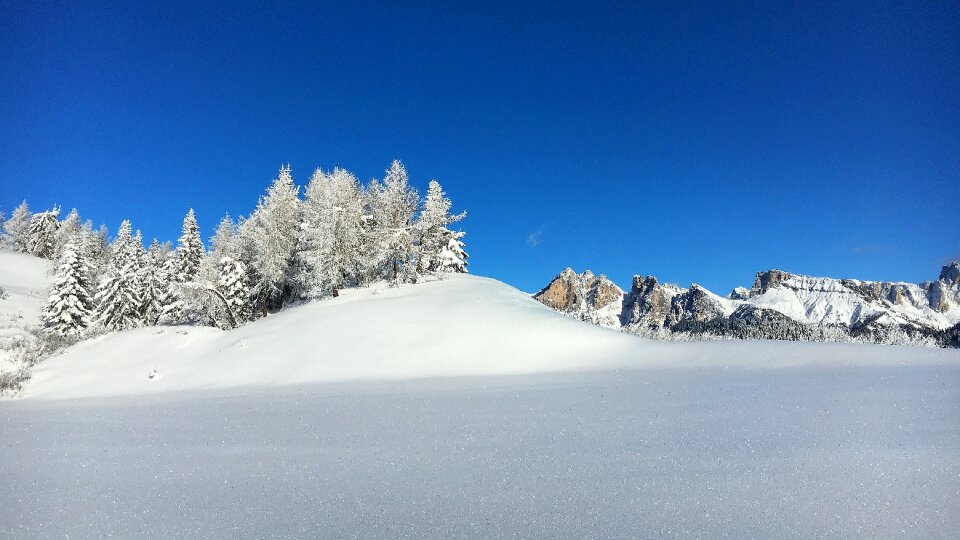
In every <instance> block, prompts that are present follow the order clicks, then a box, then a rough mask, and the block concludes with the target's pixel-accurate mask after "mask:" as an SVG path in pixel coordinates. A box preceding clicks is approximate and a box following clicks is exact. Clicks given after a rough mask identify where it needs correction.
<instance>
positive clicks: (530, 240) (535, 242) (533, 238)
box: [527, 229, 543, 247]
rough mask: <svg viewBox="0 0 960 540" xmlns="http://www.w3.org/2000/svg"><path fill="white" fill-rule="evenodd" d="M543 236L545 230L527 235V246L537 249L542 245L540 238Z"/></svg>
mask: <svg viewBox="0 0 960 540" xmlns="http://www.w3.org/2000/svg"><path fill="white" fill-rule="evenodd" d="M542 236H543V230H542V229H540V230H536V231H533V232H532V233H530V234H528V235H527V245H528V246H530V247H537V246H539V245H540V238H541V237H542Z"/></svg>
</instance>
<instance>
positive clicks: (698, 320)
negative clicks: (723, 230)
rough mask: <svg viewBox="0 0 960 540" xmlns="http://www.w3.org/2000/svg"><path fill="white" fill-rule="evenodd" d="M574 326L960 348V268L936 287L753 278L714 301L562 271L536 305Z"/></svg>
mask: <svg viewBox="0 0 960 540" xmlns="http://www.w3.org/2000/svg"><path fill="white" fill-rule="evenodd" d="M534 298H535V299H536V300H538V301H539V302H541V303H542V304H544V305H546V306H548V307H551V308H553V309H555V310H557V311H559V312H561V313H565V314H567V315H569V316H571V317H574V318H577V319H581V320H584V321H588V322H592V323H594V324H598V325H600V326H605V327H608V328H615V329H619V330H622V331H624V332H628V333H632V334H637V335H641V336H645V337H655V338H664V339H680V340H686V339H718V338H719V339H723V338H754V339H781V340H791V341H859V342H872V343H886V344H912V345H931V346H940V347H958V346H960V263H958V262H956V261H954V262H952V263H950V264H948V265H946V266H944V267H943V268H942V269H941V271H940V275H939V277H938V278H937V280H936V281H925V282H923V283H919V284H916V283H903V282H882V281H861V280H856V279H837V278H828V277H812V276H805V275H801V274H793V273H790V272H785V271H782V270H767V271H765V272H758V273H757V274H756V278H755V279H754V282H753V286H752V287H750V288H749V289H747V288H743V287H738V288H736V289H734V290H733V291H731V292H730V293H729V294H727V295H726V296H720V295H718V294H715V293H713V292H711V291H709V290H708V289H706V288H704V287H702V286H700V285H697V284H696V283H694V284H692V285H690V287H687V288H684V287H679V286H677V285H673V284H669V283H660V281H658V280H657V278H655V277H653V276H641V275H636V276H634V278H633V282H632V286H631V288H630V290H629V291H624V290H623V289H621V288H620V287H618V286H617V285H616V284H615V283H614V282H612V281H611V280H609V279H607V277H606V276H604V275H602V274H601V275H599V276H596V275H594V274H593V273H592V272H590V271H589V270H587V271H585V272H583V273H582V274H578V273H576V272H575V271H574V270H573V269H571V268H567V269H565V270H564V271H563V272H561V273H560V274H559V275H557V276H556V277H555V278H554V279H553V280H552V281H551V282H550V283H549V284H548V285H547V286H546V287H545V288H543V289H542V290H541V291H540V292H538V293H537V294H535V295H534Z"/></svg>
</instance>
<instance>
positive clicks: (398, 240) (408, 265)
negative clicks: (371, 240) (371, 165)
mask: <svg viewBox="0 0 960 540" xmlns="http://www.w3.org/2000/svg"><path fill="white" fill-rule="evenodd" d="M371 188H372V190H373V193H371V199H370V205H371V214H372V217H373V221H374V228H375V231H376V233H375V246H374V249H375V258H374V261H373V264H374V271H375V272H376V273H377V274H379V276H378V277H380V278H382V279H386V280H389V281H391V282H394V283H399V282H403V281H414V280H415V279H416V264H417V263H416V253H417V250H416V247H415V246H414V234H413V218H414V214H415V213H416V211H417V206H418V205H419V203H420V196H419V195H418V194H417V190H416V189H414V188H413V187H412V186H410V184H409V182H408V179H407V170H406V169H405V168H404V166H403V164H402V163H400V161H399V160H394V162H393V163H392V164H391V165H390V168H389V169H387V175H386V177H385V178H384V179H383V182H382V183H371Z"/></svg>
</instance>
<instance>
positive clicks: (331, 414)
mask: <svg viewBox="0 0 960 540" xmlns="http://www.w3.org/2000/svg"><path fill="white" fill-rule="evenodd" d="M958 383H960V351H956V350H947V349H929V348H917V347H897V346H871V345H853V344H827V343H795V342H768V341H725V342H697V343H677V342H653V341H647V340H643V339H640V338H637V337H634V336H629V335H626V334H622V333H620V332H616V331H613V330H608V329H604V328H600V327H598V326H594V325H590V324H586V323H582V322H578V321H575V320H572V319H570V318H569V317H565V316H563V315H561V314H559V313H557V312H555V311H553V310H551V309H549V308H547V307H545V306H543V305H541V304H540V303H539V302H536V301H535V300H533V299H531V298H530V297H529V296H527V295H525V294H524V293H522V292H520V291H518V290H516V289H513V288H511V287H509V286H506V285H504V284H502V283H500V282H498V281H495V280H492V279H487V278H480V277H474V276H467V275H456V276H451V277H449V278H448V279H445V280H443V281H436V282H430V283H424V284H420V285H414V286H403V287H399V288H389V287H385V286H377V287H374V288H369V289H354V290H345V291H343V292H342V294H341V296H340V297H338V298H333V299H328V300H323V301H317V302H312V303H308V304H305V305H302V306H299V307H295V308H292V309H288V310H285V311H283V312H281V313H279V314H275V315H271V316H269V317H267V318H265V319H261V320H258V321H255V322H253V323H249V324H247V325H244V326H242V327H241V328H239V329H236V330H231V331H221V330H217V329H212V328H195V327H164V328H158V327H154V328H140V329H136V330H128V331H123V332H117V333H113V334H110V335H107V336H103V337H100V338H98V339H96V340H91V341H88V342H84V343H81V344H78V345H75V346H74V347H72V348H70V349H68V350H67V351H66V352H65V353H64V354H62V355H60V356H58V357H55V358H51V359H49V360H47V361H45V362H44V363H42V364H40V365H38V366H37V368H36V370H35V372H34V378H33V380H32V381H31V382H30V384H29V386H28V387H27V390H26V394H25V397H24V398H23V399H19V400H8V401H4V402H0V432H2V433H3V434H4V444H3V445H0V483H2V485H3V486H4V489H3V490H0V536H2V537H5V538H34V537H71V538H76V537H94V536H96V537H100V536H114V537H120V538H132V537H144V536H150V537H163V538H171V537H211V538H234V537H238V536H241V537H299V538H328V537H357V536H359V537H389V538H396V537H401V536H427V537H437V538H450V537H463V536H471V537H477V536H480V537H501V536H518V537H582V536H589V537H638V536H640V537H664V536H673V537H684V538H687V537H702V536H708V537H737V538H741V537H863V538H875V537H890V536H906V537H949V536H951V535H953V534H954V533H955V532H956V531H957V530H960V513H958V512H957V511H956V500H957V495H958V493H960V424H958V423H957V422H956V418H957V417H958V415H960V384H958Z"/></svg>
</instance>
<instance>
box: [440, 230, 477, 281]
mask: <svg viewBox="0 0 960 540" xmlns="http://www.w3.org/2000/svg"><path fill="white" fill-rule="evenodd" d="M445 234H446V235H447V246H446V247H445V248H444V249H443V250H441V251H440V255H439V257H438V258H437V271H439V272H456V273H461V274H466V273H467V258H468V257H470V255H468V254H467V252H466V251H464V250H463V246H464V244H463V240H461V238H463V235H464V234H466V233H464V232H463V231H451V230H450V229H446V230H445Z"/></svg>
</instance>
